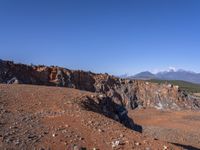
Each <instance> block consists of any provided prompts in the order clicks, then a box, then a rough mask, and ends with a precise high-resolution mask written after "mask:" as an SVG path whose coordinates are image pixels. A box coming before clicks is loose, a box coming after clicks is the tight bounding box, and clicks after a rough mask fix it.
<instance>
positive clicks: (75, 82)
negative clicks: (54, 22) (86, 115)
mask: <svg viewBox="0 0 200 150" xmlns="http://www.w3.org/2000/svg"><path fill="white" fill-rule="evenodd" d="M0 83H10V84H11V83H22V84H35V85H48V86H62V87H70V88H76V89H80V90H85V91H90V92H96V93H100V94H101V95H102V97H108V98H110V99H111V100H112V101H113V102H114V103H116V104H118V105H120V106H123V107H124V108H127V109H135V108H138V107H139V108H140V107H144V108H145V107H155V108H157V109H176V110H179V109H199V108H200V101H199V100H198V99H196V98H194V97H192V96H190V95H189V94H188V93H186V92H184V91H181V90H180V89H179V87H178V86H173V85H170V84H169V85H167V84H156V83H150V82H145V81H138V80H127V79H120V78H116V77H114V76H110V75H108V74H94V73H92V72H84V71H80V70H69V69H65V68H61V67H57V66H51V67H47V66H31V65H24V64H15V63H13V62H11V61H0Z"/></svg>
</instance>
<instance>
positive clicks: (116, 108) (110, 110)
mask: <svg viewBox="0 0 200 150" xmlns="http://www.w3.org/2000/svg"><path fill="white" fill-rule="evenodd" d="M81 105H82V107H83V108H84V109H86V110H88V111H93V112H96V113H100V114H102V115H104V116H106V117H108V118H111V119H113V120H115V121H118V122H120V123H122V124H123V125H124V126H126V127H127V128H129V129H132V130H135V131H137V132H140V133H142V126H140V125H138V124H135V123H134V121H133V120H132V119H131V118H130V117H129V116H128V111H127V110H126V109H125V108H124V107H123V106H122V105H119V104H116V103H114V102H113V101H112V99H111V98H109V97H105V98H102V99H99V98H96V99H92V98H90V97H86V98H85V99H84V100H83V101H82V102H81Z"/></svg>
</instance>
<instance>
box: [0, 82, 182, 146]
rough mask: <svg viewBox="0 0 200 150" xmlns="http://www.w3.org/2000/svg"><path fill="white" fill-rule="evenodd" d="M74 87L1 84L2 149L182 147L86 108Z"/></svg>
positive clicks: (84, 93)
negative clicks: (130, 127)
mask: <svg viewBox="0 0 200 150" xmlns="http://www.w3.org/2000/svg"><path fill="white" fill-rule="evenodd" d="M91 94H94V93H89V92H83V91H79V90H74V89H67V88H58V87H45V86H31V85H3V84H2V85H0V118H1V120H0V149H5V150H13V149H19V150H32V149H33V150H78V149H80V148H82V150H84V149H87V150H97V149H100V150H110V149H126V150H129V149H138V150H155V149H156V150H166V149H170V150H171V149H180V147H177V146H175V145H172V144H169V143H167V142H162V141H158V140H155V139H153V138H148V137H146V136H145V135H143V134H140V133H138V132H135V131H133V130H130V129H127V128H125V127H124V126H123V125H122V124H120V123H118V122H116V121H114V120H112V119H109V118H107V117H105V116H103V115H101V114H98V113H95V112H91V111H87V110H85V109H83V108H82V107H81V105H80V101H81V100H80V99H81V97H84V96H85V95H91Z"/></svg>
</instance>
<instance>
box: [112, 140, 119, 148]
mask: <svg viewBox="0 0 200 150" xmlns="http://www.w3.org/2000/svg"><path fill="white" fill-rule="evenodd" d="M119 144H120V141H119V140H116V141H113V142H112V148H114V147H117V146H118V145H119Z"/></svg>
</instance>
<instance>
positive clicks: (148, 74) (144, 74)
mask: <svg viewBox="0 0 200 150" xmlns="http://www.w3.org/2000/svg"><path fill="white" fill-rule="evenodd" d="M129 78H132V79H143V80H148V79H156V78H157V77H156V75H155V74H153V73H151V72H149V71H144V72H141V73H138V74H136V75H134V76H130V77H129Z"/></svg>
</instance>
